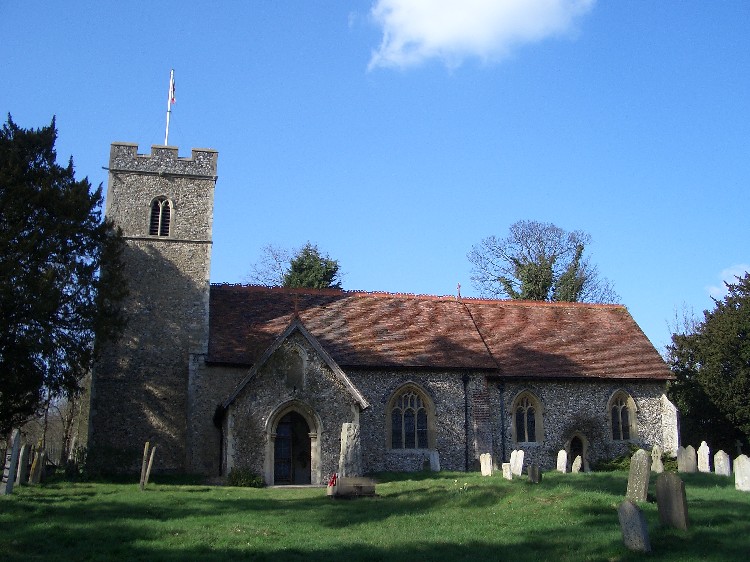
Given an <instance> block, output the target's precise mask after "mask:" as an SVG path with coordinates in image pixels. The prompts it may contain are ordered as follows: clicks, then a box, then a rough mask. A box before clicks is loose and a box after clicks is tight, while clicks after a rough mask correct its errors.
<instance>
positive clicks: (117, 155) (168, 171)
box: [109, 142, 219, 179]
mask: <svg viewBox="0 0 750 562" xmlns="http://www.w3.org/2000/svg"><path fill="white" fill-rule="evenodd" d="M218 156H219V153H218V152H217V151H216V150H213V149H211V148H194V149H193V150H192V154H191V156H190V158H180V157H179V156H178V154H177V147H176V146H159V145H153V146H152V147H151V154H138V145H137V144H135V143H129V142H114V143H112V145H111V148H110V153H109V170H110V171H111V172H137V173H141V174H157V175H177V176H194V177H205V178H212V179H216V163H217V160H218Z"/></svg>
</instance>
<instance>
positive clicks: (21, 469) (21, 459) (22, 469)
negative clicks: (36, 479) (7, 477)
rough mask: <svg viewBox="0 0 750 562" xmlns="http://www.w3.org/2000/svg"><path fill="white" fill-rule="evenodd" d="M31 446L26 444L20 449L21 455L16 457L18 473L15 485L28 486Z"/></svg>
mask: <svg viewBox="0 0 750 562" xmlns="http://www.w3.org/2000/svg"><path fill="white" fill-rule="evenodd" d="M30 452H31V445H29V444H28V443H26V444H25V445H23V446H22V447H21V454H20V455H19V456H18V471H17V472H16V484H17V485H20V484H28V482H29V453H30Z"/></svg>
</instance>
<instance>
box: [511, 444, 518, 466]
mask: <svg viewBox="0 0 750 562" xmlns="http://www.w3.org/2000/svg"><path fill="white" fill-rule="evenodd" d="M517 456H518V450H517V449H513V450H512V451H511V452H510V469H511V471H512V470H513V467H514V466H516V462H517V461H516V457H517Z"/></svg>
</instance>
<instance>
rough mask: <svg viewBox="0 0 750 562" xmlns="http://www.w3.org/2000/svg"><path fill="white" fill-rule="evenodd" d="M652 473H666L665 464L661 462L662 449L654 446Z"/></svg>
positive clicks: (652, 451) (652, 450)
mask: <svg viewBox="0 0 750 562" xmlns="http://www.w3.org/2000/svg"><path fill="white" fill-rule="evenodd" d="M651 472H656V474H661V473H662V472H664V462H663V461H662V460H661V447H659V445H654V448H653V449H651Z"/></svg>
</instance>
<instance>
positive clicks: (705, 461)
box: [698, 441, 711, 472]
mask: <svg viewBox="0 0 750 562" xmlns="http://www.w3.org/2000/svg"><path fill="white" fill-rule="evenodd" d="M710 457H711V451H710V449H709V448H708V443H706V442H705V441H701V446H700V447H698V471H699V472H711V465H710V464H709V458H710Z"/></svg>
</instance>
